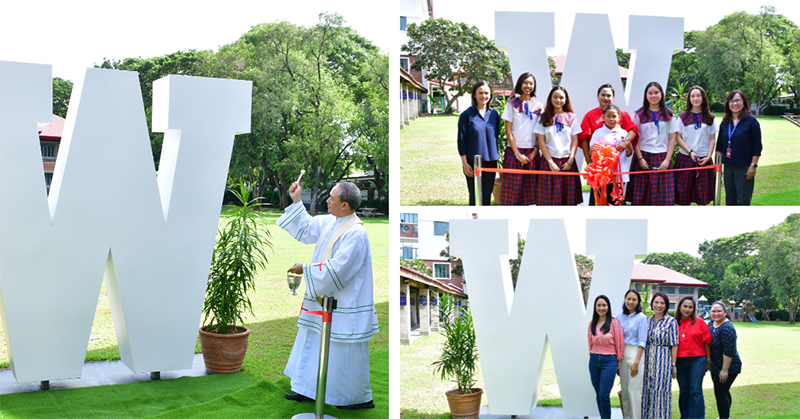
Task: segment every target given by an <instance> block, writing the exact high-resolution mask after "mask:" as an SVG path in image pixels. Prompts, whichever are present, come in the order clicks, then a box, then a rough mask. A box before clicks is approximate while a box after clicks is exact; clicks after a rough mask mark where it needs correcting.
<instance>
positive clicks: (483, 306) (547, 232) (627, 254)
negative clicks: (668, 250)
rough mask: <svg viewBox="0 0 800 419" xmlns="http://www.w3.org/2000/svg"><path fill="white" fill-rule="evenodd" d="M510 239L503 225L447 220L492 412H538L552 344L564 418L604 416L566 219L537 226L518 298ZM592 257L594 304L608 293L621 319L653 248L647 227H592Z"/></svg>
mask: <svg viewBox="0 0 800 419" xmlns="http://www.w3.org/2000/svg"><path fill="white" fill-rule="evenodd" d="M509 237H510V236H509V234H508V221H507V220H450V246H451V252H452V254H454V255H460V256H461V258H462V260H463V263H464V275H465V278H466V280H467V283H468V284H469V301H470V306H471V308H472V310H473V317H474V321H475V333H476V336H477V339H478V351H479V353H480V360H481V369H482V370H483V378H484V381H485V382H486V395H487V398H488V399H489V409H490V410H491V413H492V414H494V415H520V416H521V415H528V414H529V413H530V412H531V411H532V410H533V408H534V407H535V406H536V402H537V400H538V397H539V395H538V393H539V385H540V383H541V380H542V366H543V364H544V360H545V354H546V345H548V344H549V346H550V349H551V353H552V354H553V364H554V365H555V369H556V378H557V379H558V388H559V391H560V393H561V400H562V402H563V404H564V415H565V416H598V411H597V404H596V402H595V393H594V389H593V388H592V381H591V378H590V376H589V344H588V342H587V339H586V331H587V330H588V324H589V321H590V320H591V318H592V312H591V309H589V310H586V306H585V305H584V303H583V295H582V293H581V287H580V282H579V280H578V275H577V272H576V269H575V259H574V256H573V253H572V250H571V249H570V247H569V243H568V242H567V235H566V231H565V229H564V221H563V220H531V222H530V226H529V227H528V236H527V239H526V242H525V252H524V254H523V257H522V263H521V265H520V271H519V277H518V278H517V288H516V292H515V291H514V290H513V288H512V284H511V271H510V269H509V264H508V260H509V259H510V258H512V257H514V256H509V254H510V253H511V251H513V252H514V254H515V255H516V249H517V244H516V240H515V239H516V237H513V236H511V237H512V240H511V241H510V240H509ZM586 250H587V254H589V255H594V256H595V265H594V272H593V275H592V285H591V290H590V293H589V298H588V301H589V304H590V305H591V304H592V302H593V301H594V299H595V297H596V296H597V295H599V294H605V295H607V296H608V297H609V298H610V299H611V302H612V306H614V307H612V314H613V315H617V314H619V311H621V305H622V296H623V295H624V292H625V290H627V289H628V287H629V285H630V279H631V272H632V270H633V262H634V258H635V256H636V255H640V254H645V253H646V251H647V221H646V220H588V221H587V227H586ZM512 303H513V304H512ZM617 306H619V307H617Z"/></svg>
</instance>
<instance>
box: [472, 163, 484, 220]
mask: <svg viewBox="0 0 800 419" xmlns="http://www.w3.org/2000/svg"><path fill="white" fill-rule="evenodd" d="M472 168H473V171H474V170H475V169H480V168H481V156H480V154H476V155H475V160H473V166H472ZM472 179H473V180H474V181H475V206H476V207H479V206H481V201H483V188H482V187H481V186H483V171H482V170H478V172H477V173H475V176H473V177H472Z"/></svg>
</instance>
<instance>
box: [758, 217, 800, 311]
mask: <svg viewBox="0 0 800 419" xmlns="http://www.w3.org/2000/svg"><path fill="white" fill-rule="evenodd" d="M758 251H759V255H760V256H761V264H762V271H763V272H764V274H765V275H766V276H767V277H768V278H769V284H770V286H771V288H772V293H773V295H774V296H775V298H776V299H777V300H778V302H779V303H780V304H782V305H783V306H784V307H785V308H786V309H787V310H788V311H789V324H794V323H795V320H794V319H795V315H796V313H797V310H798V308H800V214H792V215H790V216H789V217H787V218H786V220H785V221H783V222H782V223H780V224H778V225H776V226H774V227H772V228H770V229H768V230H766V231H763V232H761V233H760V234H759V235H758Z"/></svg>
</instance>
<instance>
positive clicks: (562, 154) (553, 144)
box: [533, 112, 581, 159]
mask: <svg viewBox="0 0 800 419" xmlns="http://www.w3.org/2000/svg"><path fill="white" fill-rule="evenodd" d="M562 115H567V117H560V115H556V116H554V117H553V120H554V122H553V125H550V126H549V127H545V126H544V125H542V122H541V121H539V123H538V124H536V129H534V130H533V132H534V134H542V135H544V144H545V146H547V150H548V151H550V157H552V158H555V159H566V158H568V157H569V146H570V144H572V136H573V135H578V134H580V133H581V122H580V120H579V119H578V117H577V116H576V115H575V114H574V113H572V112H566V113H564V114H562ZM555 118H559V121H560V122H561V123H562V125H563V128H562V129H561V131H558V127H557V126H556V124H555ZM568 119H572V125H568V123H567V121H568ZM576 158H577V157H576Z"/></svg>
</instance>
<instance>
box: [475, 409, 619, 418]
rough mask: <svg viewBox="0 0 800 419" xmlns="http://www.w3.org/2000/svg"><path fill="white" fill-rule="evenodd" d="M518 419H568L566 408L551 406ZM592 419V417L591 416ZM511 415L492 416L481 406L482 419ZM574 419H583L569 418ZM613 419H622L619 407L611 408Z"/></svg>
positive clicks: (534, 410)
mask: <svg viewBox="0 0 800 419" xmlns="http://www.w3.org/2000/svg"><path fill="white" fill-rule="evenodd" d="M514 417H515V418H516V419H551V418H553V419H555V418H567V417H566V416H564V408H562V407H550V406H536V407H534V408H533V410H532V411H531V413H530V415H528V416H514ZM590 417H591V416H590ZM511 418H512V416H509V415H491V414H489V406H481V413H480V419H511ZM569 418H570V419H571V418H574V419H583V418H582V417H580V416H578V417H573V416H570V417H569ZM611 419H622V410H620V408H618V407H612V408H611Z"/></svg>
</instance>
